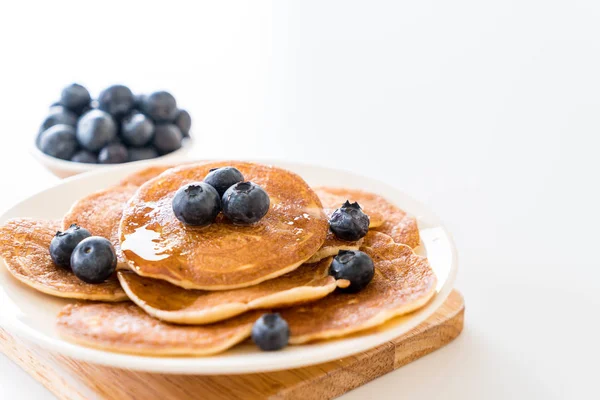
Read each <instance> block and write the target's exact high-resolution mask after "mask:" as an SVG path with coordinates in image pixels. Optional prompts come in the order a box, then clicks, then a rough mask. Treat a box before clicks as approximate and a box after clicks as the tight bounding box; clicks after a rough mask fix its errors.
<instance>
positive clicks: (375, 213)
mask: <svg viewBox="0 0 600 400" xmlns="http://www.w3.org/2000/svg"><path fill="white" fill-rule="evenodd" d="M315 192H316V193H317V194H318V195H319V197H320V198H321V201H322V202H323V207H324V208H325V209H326V210H332V209H333V210H335V209H336V208H338V207H340V206H341V205H342V204H343V203H344V201H346V200H350V201H351V202H354V201H356V202H358V204H360V206H361V207H362V208H363V211H364V212H365V214H367V215H369V217H370V218H371V225H370V226H369V229H371V228H373V229H374V230H376V231H378V232H381V233H385V234H386V235H388V236H391V237H392V239H394V241H395V242H396V243H401V244H405V245H407V246H410V247H412V248H413V249H414V248H415V247H417V246H419V243H420V242H421V239H420V237H419V227H418V226H417V220H416V219H415V218H413V217H411V216H409V215H408V214H407V213H406V212H404V211H403V210H401V209H400V208H398V207H396V206H395V205H394V204H392V203H390V202H389V201H387V200H386V199H384V198H383V197H381V196H379V195H376V194H374V193H369V192H364V191H362V190H356V189H344V188H332V187H319V188H316V189H315ZM332 212H333V211H332ZM380 216H381V217H380ZM379 218H381V222H382V223H381V224H380V225H375V224H374V223H373V222H374V220H375V219H377V220H378V221H379Z"/></svg>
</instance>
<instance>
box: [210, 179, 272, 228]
mask: <svg viewBox="0 0 600 400" xmlns="http://www.w3.org/2000/svg"><path fill="white" fill-rule="evenodd" d="M221 203H222V204H223V214H224V215H225V216H226V217H227V219H229V220H230V221H231V222H233V223H234V224H237V225H250V224H253V223H255V222H257V221H259V220H260V219H261V218H262V217H264V216H265V214H266V213H267V211H269V205H270V203H271V200H270V199H269V195H268V194H267V192H265V190H264V189H263V188H261V187H260V186H258V185H257V184H255V183H253V182H240V183H236V184H235V185H233V186H231V187H230V188H229V189H227V190H226V191H225V193H224V194H223V199H222V200H221Z"/></svg>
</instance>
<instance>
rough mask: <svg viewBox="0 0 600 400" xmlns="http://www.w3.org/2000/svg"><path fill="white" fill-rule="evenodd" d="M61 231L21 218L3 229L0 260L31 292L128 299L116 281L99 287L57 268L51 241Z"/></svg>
mask: <svg viewBox="0 0 600 400" xmlns="http://www.w3.org/2000/svg"><path fill="white" fill-rule="evenodd" d="M59 229H60V223H58V222H53V221H44V220H34V219H27V218H18V219H13V220H10V221H8V222H7V223H6V224H5V225H4V226H2V227H0V256H1V257H2V258H3V259H4V262H5V264H6V266H7V268H8V270H9V271H10V273H11V274H12V275H13V276H14V277H15V278H17V279H18V280H20V281H21V282H23V283H24V284H26V285H28V286H31V287H32V288H34V289H36V290H39V291H40V292H43V293H47V294H50V295H52V296H57V297H65V298H71V299H85V300H102V301H122V300H126V299H127V295H126V294H125V292H124V291H123V290H122V289H121V286H120V285H119V282H118V281H117V278H116V277H112V278H110V279H109V280H108V281H106V282H104V283H99V284H94V285H92V284H89V283H85V282H83V281H82V280H80V279H79V278H77V277H76V276H75V275H74V274H73V273H72V272H70V271H67V270H66V269H63V268H61V267H59V266H57V265H55V264H54V262H53V261H52V258H50V251H49V248H50V241H52V238H53V237H54V235H55V234H56V231H57V230H59Z"/></svg>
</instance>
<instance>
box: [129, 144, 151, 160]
mask: <svg viewBox="0 0 600 400" xmlns="http://www.w3.org/2000/svg"><path fill="white" fill-rule="evenodd" d="M128 152H129V161H140V160H150V159H152V158H156V157H158V153H157V152H156V150H155V149H154V147H131V148H130V149H129V150H128Z"/></svg>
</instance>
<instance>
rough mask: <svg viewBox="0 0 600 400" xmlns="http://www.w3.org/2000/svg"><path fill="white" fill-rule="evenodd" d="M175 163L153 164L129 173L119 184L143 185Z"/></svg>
mask: <svg viewBox="0 0 600 400" xmlns="http://www.w3.org/2000/svg"><path fill="white" fill-rule="evenodd" d="M173 167H174V165H153V166H150V167H146V168H143V169H140V170H139V171H136V172H134V173H132V174H129V175H127V176H126V177H125V178H123V179H122V180H121V182H119V185H118V186H127V185H132V186H142V185H143V184H144V183H146V182H148V181H149V180H150V179H152V178H154V177H156V176H158V175H160V174H162V173H163V172H165V171H166V170H168V169H169V168H173Z"/></svg>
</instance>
